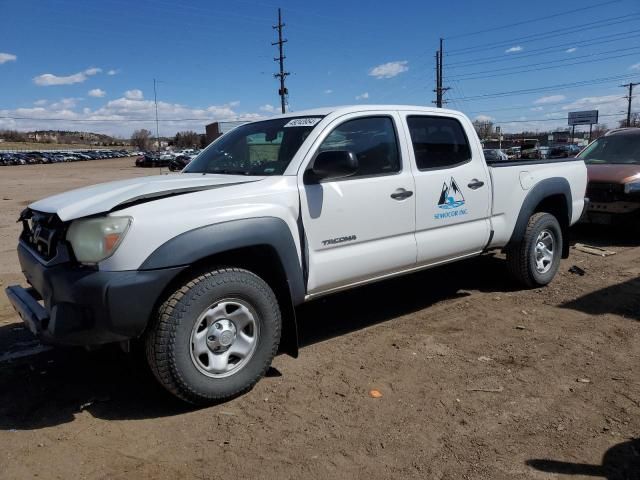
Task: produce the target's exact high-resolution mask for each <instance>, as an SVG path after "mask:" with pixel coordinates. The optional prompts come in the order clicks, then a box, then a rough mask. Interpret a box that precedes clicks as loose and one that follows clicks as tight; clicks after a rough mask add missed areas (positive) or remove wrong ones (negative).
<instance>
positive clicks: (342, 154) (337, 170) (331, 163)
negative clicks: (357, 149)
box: [304, 150, 358, 183]
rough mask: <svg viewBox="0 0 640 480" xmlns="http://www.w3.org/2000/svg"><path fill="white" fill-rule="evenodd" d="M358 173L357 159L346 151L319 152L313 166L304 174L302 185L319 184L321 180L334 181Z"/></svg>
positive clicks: (353, 154)
mask: <svg viewBox="0 0 640 480" xmlns="http://www.w3.org/2000/svg"><path fill="white" fill-rule="evenodd" d="M357 171H358V157H356V154H355V153H353V152H349V151H346V150H328V151H326V152H321V153H320V154H318V156H317V157H316V159H315V161H314V162H313V166H312V167H311V168H310V169H308V170H307V171H306V172H305V173H304V183H319V182H320V181H322V180H329V179H331V180H334V179H338V178H345V177H350V176H351V175H353V174H355V173H356V172H357Z"/></svg>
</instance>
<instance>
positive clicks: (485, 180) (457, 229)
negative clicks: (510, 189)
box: [404, 112, 491, 265]
mask: <svg viewBox="0 0 640 480" xmlns="http://www.w3.org/2000/svg"><path fill="white" fill-rule="evenodd" d="M404 118H405V119H406V124H405V125H406V127H407V136H408V140H409V143H410V145H411V147H412V148H411V149H410V150H411V159H412V167H413V169H414V178H415V182H416V243H417V249H418V254H417V263H418V265H428V264H433V263H439V262H443V261H447V260H450V259H454V258H459V257H463V256H466V255H471V254H474V253H478V252H480V251H482V249H483V248H484V247H485V245H486V244H487V242H488V240H489V232H490V226H489V215H490V208H491V185H490V179H489V172H488V169H487V166H486V163H485V162H484V158H483V156H482V150H481V149H480V147H479V145H478V144H477V142H475V143H473V144H472V143H470V142H469V139H468V138H467V135H466V133H465V128H464V127H463V122H464V123H465V124H466V125H467V128H473V127H472V126H471V123H470V122H469V121H468V119H466V118H465V117H462V116H461V117H456V116H439V115H427V114H424V115H423V114H417V113H416V114H412V113H408V112H407V113H406V114H405V115H404Z"/></svg>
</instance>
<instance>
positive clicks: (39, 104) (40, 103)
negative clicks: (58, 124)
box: [33, 99, 48, 107]
mask: <svg viewBox="0 0 640 480" xmlns="http://www.w3.org/2000/svg"><path fill="white" fill-rule="evenodd" d="M47 103H48V101H47V100H44V99H42V100H36V101H35V102H33V104H34V105H35V106H36V107H41V106H42V105H46V104H47Z"/></svg>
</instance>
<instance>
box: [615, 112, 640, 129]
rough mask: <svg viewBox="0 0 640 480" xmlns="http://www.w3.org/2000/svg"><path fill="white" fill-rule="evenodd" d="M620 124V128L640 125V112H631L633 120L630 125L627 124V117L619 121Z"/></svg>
mask: <svg viewBox="0 0 640 480" xmlns="http://www.w3.org/2000/svg"><path fill="white" fill-rule="evenodd" d="M618 125H619V126H620V128H623V127H640V113H638V112H634V113H632V114H631V122H630V123H629V125H627V119H626V118H625V119H624V120H620V122H618Z"/></svg>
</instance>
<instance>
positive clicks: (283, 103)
mask: <svg viewBox="0 0 640 480" xmlns="http://www.w3.org/2000/svg"><path fill="white" fill-rule="evenodd" d="M284 26H285V24H284V23H282V12H281V10H280V9H278V25H274V26H273V28H274V30H278V41H277V42H273V43H272V44H271V45H278V52H279V54H280V55H279V56H278V57H276V58H274V59H273V60H274V61H276V62H279V63H280V71H279V72H278V73H274V74H273V76H274V77H276V78H279V79H280V89H279V90H278V95H280V106H281V108H282V113H286V105H287V96H288V95H289V91H288V90H287V87H285V86H284V79H285V77H287V75H289V72H285V71H284V59H285V58H287V57H285V56H284V49H283V46H284V44H285V43H286V42H287V40H286V39H283V38H282V27H284Z"/></svg>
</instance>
